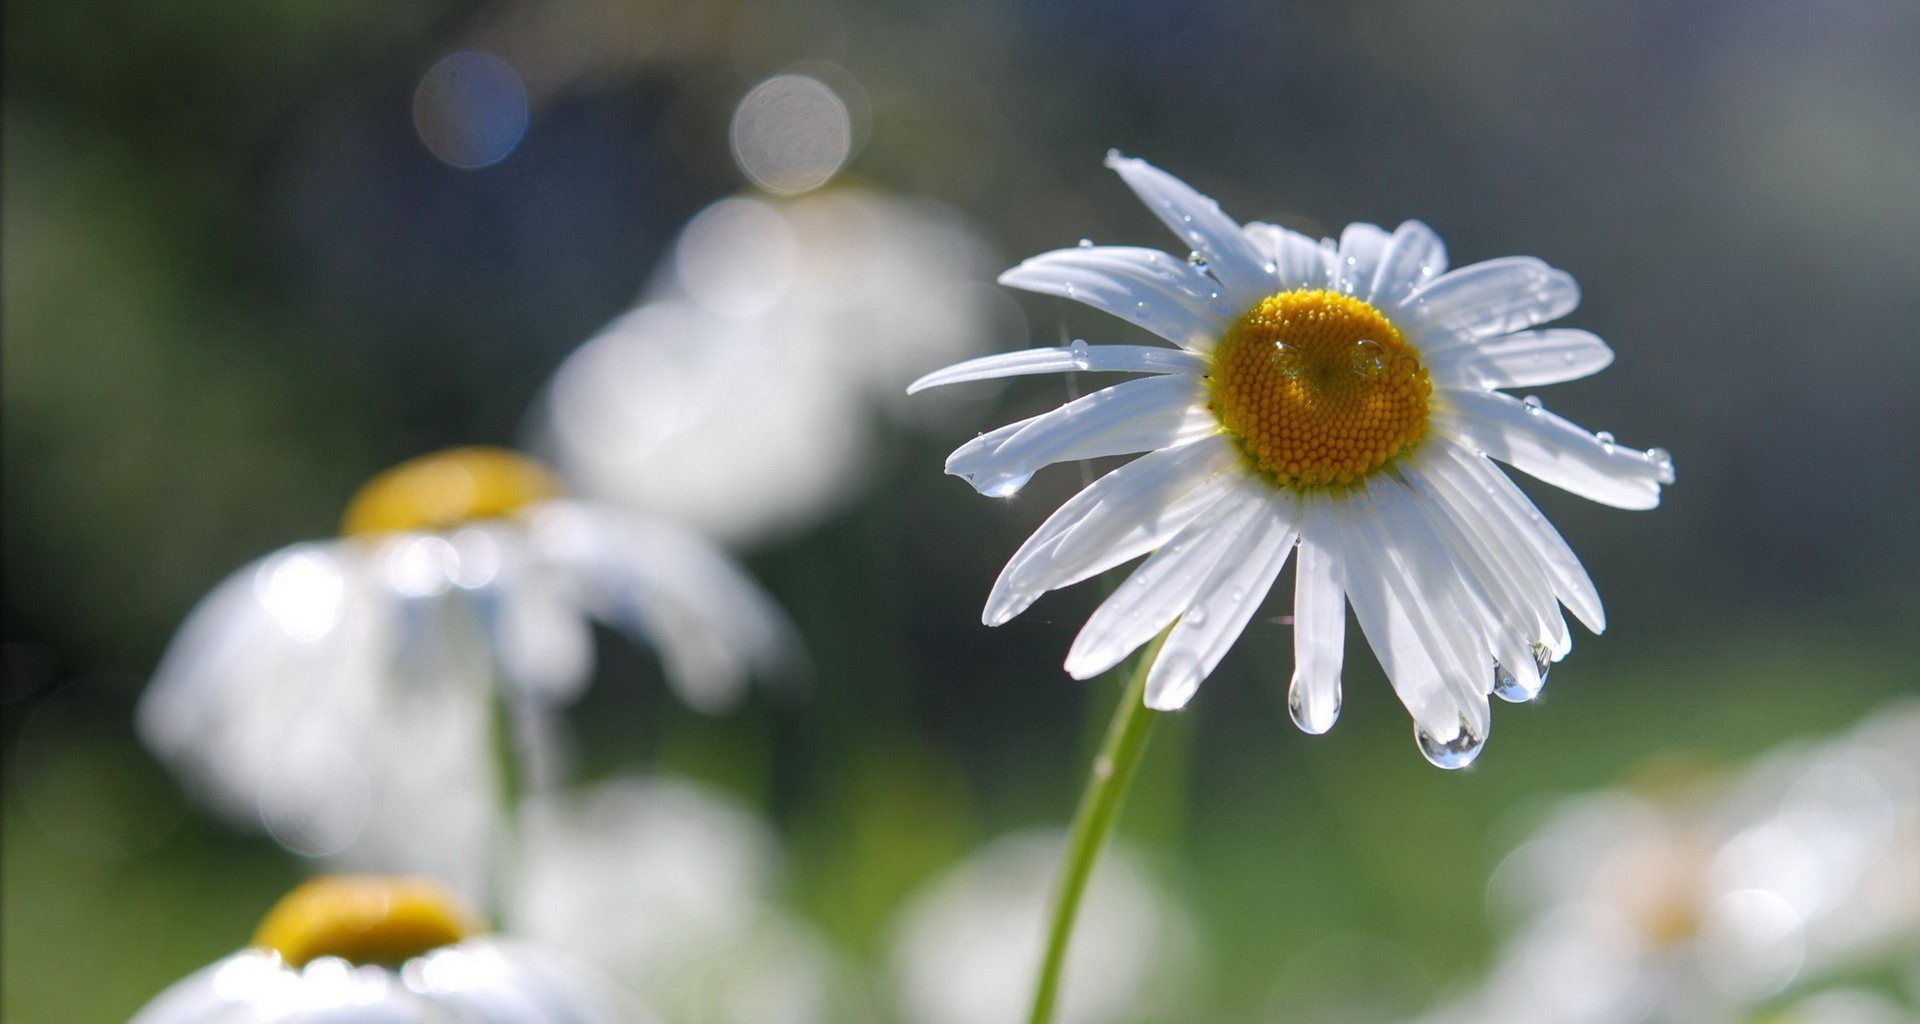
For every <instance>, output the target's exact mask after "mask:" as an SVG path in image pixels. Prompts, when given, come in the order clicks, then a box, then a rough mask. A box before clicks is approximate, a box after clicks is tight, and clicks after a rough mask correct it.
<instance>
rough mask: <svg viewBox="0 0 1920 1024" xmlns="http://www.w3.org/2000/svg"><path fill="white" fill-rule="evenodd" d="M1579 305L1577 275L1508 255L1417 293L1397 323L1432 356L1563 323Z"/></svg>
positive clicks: (1463, 270) (1442, 279) (1435, 281)
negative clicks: (1536, 326) (1527, 330)
mask: <svg viewBox="0 0 1920 1024" xmlns="http://www.w3.org/2000/svg"><path fill="white" fill-rule="evenodd" d="M1579 304H1580V286H1579V285H1577V284H1575V283H1574V280H1573V275H1571V274H1568V273H1567V272H1566V271H1564V270H1555V269H1554V268H1552V267H1550V266H1547V265H1546V264H1545V263H1543V262H1541V261H1540V260H1537V259H1534V258H1533V257H1531V256H1503V257H1501V258H1500V259H1495V260H1487V261H1485V262H1482V263H1475V264H1473V265H1471V266H1466V267H1461V268H1460V269H1459V270H1455V271H1453V272H1451V273H1446V274H1442V275H1440V276H1439V277H1436V278H1434V279H1433V280H1431V281H1429V282H1427V283H1426V284H1425V285H1422V286H1421V287H1419V288H1416V289H1414V292H1413V294H1412V295H1410V296H1408V297H1407V299H1406V300H1405V301H1404V302H1402V303H1401V304H1400V307H1399V310H1398V313H1397V316H1396V317H1395V322H1396V323H1398V324H1399V326H1400V328H1401V330H1403V331H1405V332H1406V333H1407V338H1408V340H1409V341H1411V342H1412V343H1413V345H1414V347H1415V348H1418V349H1420V350H1422V351H1423V352H1429V353H1431V352H1439V351H1441V350H1442V349H1446V348H1450V347H1452V346H1454V345H1464V344H1467V343H1468V342H1471V341H1474V340H1476V339H1479V338H1491V337H1495V336H1496V335H1501V334H1511V333H1512V332H1514V331H1518V330H1524V329H1525V328H1528V327H1533V326H1535V325H1537V324H1543V323H1546V322H1547V321H1549V320H1557V319H1559V318H1560V317H1563V316H1566V315H1567V314H1568V313H1571V312H1573V309H1574V307H1575V306H1578V305H1579Z"/></svg>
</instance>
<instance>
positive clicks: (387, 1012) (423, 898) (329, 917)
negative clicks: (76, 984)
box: [131, 876, 651, 1024]
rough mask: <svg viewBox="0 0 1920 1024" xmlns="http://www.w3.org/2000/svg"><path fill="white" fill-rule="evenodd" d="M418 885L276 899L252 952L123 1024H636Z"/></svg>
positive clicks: (402, 882)
mask: <svg viewBox="0 0 1920 1024" xmlns="http://www.w3.org/2000/svg"><path fill="white" fill-rule="evenodd" d="M479 932H480V926H479V923H478V920H477V918H475V917H474V916H473V914H472V913H471V912H470V911H468V910H467V909H466V908H465V907H464V906H463V905H462V904H461V903H460V901H459V898H458V897H456V896H455V895H454V894H453V893H452V891H451V890H449V889H447V888H446V887H444V886H442V885H439V884H438V883H435V882H433V881H431V880H429V879H424V878H383V877H370V876H359V877H353V876H330V877H324V878H316V879H313V880H311V881H309V882H307V883H305V884H304V885H302V886H300V887H299V888H297V889H295V890H294V891H293V892H291V893H288V894H287V896H286V897H285V898H284V899H282V900H281V901H280V903H279V904H278V905H277V906H275V907H274V908H273V910H272V911H271V912H270V913H269V914H268V915H267V917H266V919H265V920H263V921H262V922H261V924H260V929H259V931H258V932H257V933H256V934H255V935H254V939H253V944H252V945H251V946H250V947H249V948H247V949H244V950H241V951H240V952H238V953H235V954H233V955H232V956H229V957H227V958H225V959H223V960H221V961H219V962H217V963H214V964H212V965H210V966H208V967H205V968H203V969H201V970H199V971H197V972H195V973H193V974H191V975H188V976H187V977H186V978H184V979H182V980H181V981H179V982H176V983H175V984H174V985H172V986H171V987H169V988H168V989H167V990H166V991H164V992H162V993H160V994H159V995H158V996H156V997H154V999H153V1001H152V1002H150V1003H148V1004H147V1005H146V1007H144V1008H143V1009H141V1010H140V1012H139V1013H136V1014H134V1016H133V1020H132V1022H131V1024H234V1022H239V1021H280V1022H285V1024H319V1022H322V1021H324V1022H327V1024H361V1022H364V1024H416V1022H417V1024H444V1022H447V1021H468V1022H472V1024H643V1022H645V1021H648V1020H650V1019H651V1018H650V1017H649V1016H648V1015H646V1014H645V1013H644V1012H642V1011H641V1010H640V1009H639V1008H638V1007H636V1006H634V1005H633V1004H632V1002H631V1000H629V999H628V998H627V997H625V996H623V995H621V994H620V993H618V992H617V991H615V990H614V989H613V988H611V987H610V986H609V985H607V984H606V983H605V982H603V981H601V980H600V979H599V978H597V977H596V976H594V975H592V974H591V973H590V972H589V971H588V970H586V969H585V968H583V967H581V966H578V965H576V964H574V963H572V962H570V961H568V960H567V959H566V958H564V957H563V956H561V955H559V954H556V953H554V952H552V951H550V950H547V949H543V948H541V947H539V946H537V945H533V944H530V943H525V942H519V941H515V940H513V939H506V938H501V937H498V936H491V935H483V934H479Z"/></svg>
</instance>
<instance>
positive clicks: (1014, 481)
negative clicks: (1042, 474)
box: [967, 473, 1033, 498]
mask: <svg viewBox="0 0 1920 1024" xmlns="http://www.w3.org/2000/svg"><path fill="white" fill-rule="evenodd" d="M1031 479H1033V474H1032V473H1026V474H1023V475H1021V476H1015V477H1008V478H1006V479H1004V480H999V481H996V482H994V483H992V484H989V485H987V486H985V487H982V486H980V484H979V483H978V482H977V481H975V480H974V479H973V478H972V477H968V478H967V482H968V483H970V484H973V487H974V490H977V491H979V492H980V493H981V494H984V495H986V496H987V497H989V498H1010V497H1012V496H1013V495H1015V494H1017V493H1019V491H1020V488H1022V487H1025V486H1027V481H1029V480H1031Z"/></svg>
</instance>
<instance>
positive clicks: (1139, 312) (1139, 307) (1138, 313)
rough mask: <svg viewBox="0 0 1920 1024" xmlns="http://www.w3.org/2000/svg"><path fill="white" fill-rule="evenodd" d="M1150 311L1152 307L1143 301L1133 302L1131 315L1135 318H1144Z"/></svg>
mask: <svg viewBox="0 0 1920 1024" xmlns="http://www.w3.org/2000/svg"><path fill="white" fill-rule="evenodd" d="M1152 312H1153V309H1152V307H1150V306H1148V305H1147V304H1146V303H1144V302H1136V303H1134V304H1133V315H1134V318H1135V319H1137V320H1145V319H1146V318H1147V316H1148V315H1149V314H1151V313H1152Z"/></svg>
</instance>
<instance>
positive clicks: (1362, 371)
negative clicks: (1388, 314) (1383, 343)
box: [1351, 338, 1387, 378]
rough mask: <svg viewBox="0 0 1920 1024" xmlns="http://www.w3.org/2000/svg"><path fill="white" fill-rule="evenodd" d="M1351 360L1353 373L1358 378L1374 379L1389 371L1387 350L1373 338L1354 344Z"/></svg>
mask: <svg viewBox="0 0 1920 1024" xmlns="http://www.w3.org/2000/svg"><path fill="white" fill-rule="evenodd" d="M1351 358H1352V361H1353V372H1354V373H1355V374H1356V375H1358V376H1361V377H1366V378H1374V377H1378V376H1380V375H1381V374H1382V373H1385V372H1386V370H1387V350H1386V349H1384V348H1381V347H1380V343H1379V342H1377V341H1374V340H1373V339H1371V338H1362V339H1360V340H1359V341H1356V342H1354V343H1353V352H1352V354H1351Z"/></svg>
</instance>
